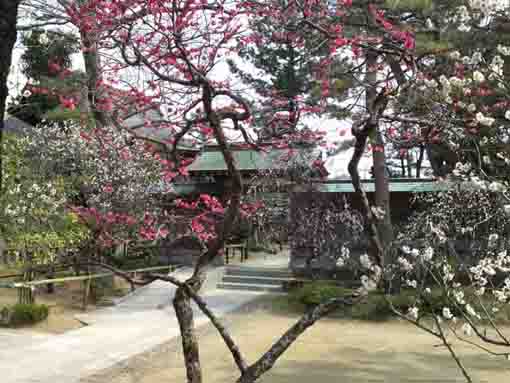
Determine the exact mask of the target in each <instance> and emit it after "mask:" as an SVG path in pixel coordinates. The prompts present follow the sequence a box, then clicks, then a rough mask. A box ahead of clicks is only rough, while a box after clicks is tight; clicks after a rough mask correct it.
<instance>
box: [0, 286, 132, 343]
mask: <svg viewBox="0 0 510 383" xmlns="http://www.w3.org/2000/svg"><path fill="white" fill-rule="evenodd" d="M115 289H116V292H117V293H118V294H120V293H121V292H124V293H127V292H128V291H129V286H128V284H127V283H125V281H123V280H122V279H120V278H116V279H115ZM82 294H83V284H82V283H81V282H68V283H65V284H59V285H56V286H55V292H54V293H53V294H48V293H47V292H46V288H45V286H41V287H39V288H38V290H37V292H36V303H40V304H45V305H47V306H48V307H49V316H48V319H46V320H45V321H42V322H39V323H37V324H35V325H32V326H26V327H21V328H17V329H16V330H17V331H20V332H21V331H26V330H28V331H31V332H34V331H35V332H41V333H49V334H61V333H64V332H66V331H69V330H73V329H77V328H80V327H82V326H83V324H82V323H80V321H78V320H77V319H76V318H75V315H77V314H83V313H84V311H83V310H82V299H83V298H82V296H83V295H82ZM16 302H17V291H16V289H7V288H0V308H1V307H3V306H4V305H11V304H15V303H16ZM96 308H97V307H96V306H95V305H94V304H93V303H90V304H89V305H88V306H87V312H91V311H94V310H96Z"/></svg>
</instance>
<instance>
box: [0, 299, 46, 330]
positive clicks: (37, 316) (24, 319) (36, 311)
mask: <svg viewBox="0 0 510 383" xmlns="http://www.w3.org/2000/svg"><path fill="white" fill-rule="evenodd" d="M48 312H49V310H48V306H46V305H39V304H35V303H30V304H25V303H17V304H15V305H12V306H8V307H4V308H3V309H2V324H3V325H6V326H23V325H29V324H34V323H37V322H40V321H42V320H44V319H46V318H47V317H48Z"/></svg>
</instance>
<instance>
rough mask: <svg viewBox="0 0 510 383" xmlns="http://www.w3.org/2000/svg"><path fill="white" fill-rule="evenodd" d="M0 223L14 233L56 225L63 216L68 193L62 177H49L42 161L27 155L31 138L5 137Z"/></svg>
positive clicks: (6, 229) (13, 234)
mask: <svg viewBox="0 0 510 383" xmlns="http://www.w3.org/2000/svg"><path fill="white" fill-rule="evenodd" d="M3 144H4V145H5V146H4V148H5V149H4V164H6V165H7V166H6V167H5V169H4V171H3V172H2V185H3V187H4V188H5V193H3V194H2V196H1V197H0V224H1V225H3V227H4V231H6V232H7V233H9V235H11V236H16V235H17V234H18V233H20V232H33V231H34V230H35V231H37V230H36V228H40V227H47V226H48V225H52V222H53V221H58V220H59V219H60V217H61V216H62V215H63V211H64V207H65V203H66V195H65V192H64V189H63V187H62V184H61V182H59V181H60V180H59V179H55V178H53V179H48V178H46V177H44V174H43V172H42V171H41V166H40V165H41V163H40V161H37V160H34V159H31V158H29V157H28V156H27V148H28V147H29V145H30V144H29V139H28V138H20V137H14V136H8V137H6V138H5V139H4V142H3Z"/></svg>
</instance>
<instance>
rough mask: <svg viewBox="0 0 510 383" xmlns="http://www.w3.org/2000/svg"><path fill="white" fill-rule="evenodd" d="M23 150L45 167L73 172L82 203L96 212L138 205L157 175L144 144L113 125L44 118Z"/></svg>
mask: <svg viewBox="0 0 510 383" xmlns="http://www.w3.org/2000/svg"><path fill="white" fill-rule="evenodd" d="M29 149H31V150H32V151H33V152H34V153H38V155H39V157H40V159H41V162H43V163H44V164H45V165H46V169H48V171H49V172H60V173H62V174H66V175H68V176H69V178H73V177H74V178H75V181H76V182H77V183H79V184H82V185H83V186H84V188H82V190H83V192H84V194H85V197H86V198H87V204H88V205H89V206H94V207H96V208H97V209H100V210H101V211H107V210H117V211H118V210H129V209H131V208H137V207H138V208H143V207H144V206H145V204H146V203H147V201H148V199H149V198H150V196H151V193H152V190H151V188H153V187H154V186H156V185H157V182H158V181H160V180H161V177H160V175H161V172H162V166H161V164H160V163H159V162H158V161H157V160H155V159H154V157H152V156H151V155H150V154H149V153H148V151H147V150H145V148H144V143H143V142H140V141H137V140H133V137H132V136H131V135H130V134H129V133H128V132H126V131H117V130H116V129H115V128H109V127H107V128H105V129H104V130H103V131H101V132H92V131H91V132H87V131H84V130H83V128H81V127H80V126H79V125H78V124H74V123H67V125H66V127H65V128H63V127H62V126H61V125H59V124H56V123H55V124H52V123H48V122H47V123H45V127H44V129H37V130H36V131H35V132H34V134H33V135H32V136H31V140H30V144H29ZM163 186H164V187H162V188H161V190H162V191H164V190H165V187H166V189H167V190H169V189H170V186H169V185H163Z"/></svg>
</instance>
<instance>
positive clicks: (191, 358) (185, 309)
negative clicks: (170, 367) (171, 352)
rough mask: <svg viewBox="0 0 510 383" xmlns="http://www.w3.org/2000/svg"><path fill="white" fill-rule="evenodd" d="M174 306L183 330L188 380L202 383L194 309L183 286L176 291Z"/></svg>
mask: <svg viewBox="0 0 510 383" xmlns="http://www.w3.org/2000/svg"><path fill="white" fill-rule="evenodd" d="M173 306H174V309H175V314H176V316H177V320H178V321H179V328H180V330H181V340H182V353H183V355H184V363H185V365H186V376H187V382H188V383H202V368H201V366H200V353H199V345H198V340H197V336H196V333H195V320H194V318H193V309H192V307H191V301H190V298H189V296H188V294H186V291H185V289H184V288H183V287H179V288H178V289H177V291H176V292H175V297H174V300H173Z"/></svg>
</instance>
